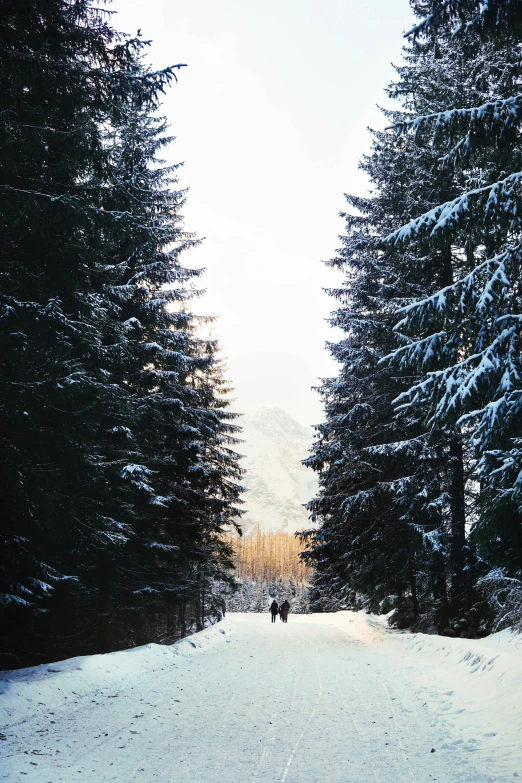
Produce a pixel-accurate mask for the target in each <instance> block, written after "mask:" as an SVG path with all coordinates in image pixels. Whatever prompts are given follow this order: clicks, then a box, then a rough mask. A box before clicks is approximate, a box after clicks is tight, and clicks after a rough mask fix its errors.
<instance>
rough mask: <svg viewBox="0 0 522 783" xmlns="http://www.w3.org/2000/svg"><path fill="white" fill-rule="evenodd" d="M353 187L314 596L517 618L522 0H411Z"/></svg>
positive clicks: (328, 389) (325, 440) (403, 619)
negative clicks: (379, 116)
mask: <svg viewBox="0 0 522 783" xmlns="http://www.w3.org/2000/svg"><path fill="white" fill-rule="evenodd" d="M411 7H412V9H413V11H414V13H415V14H416V17H417V19H416V24H415V26H414V27H413V28H412V29H411V30H409V31H408V32H407V33H406V35H405V39H406V40H405V47H404V51H403V54H404V59H403V62H402V64H400V65H399V66H397V67H396V69H395V71H396V77H395V79H394V81H393V83H391V84H390V85H389V87H388V89H387V96H388V98H389V99H390V101H389V105H390V106H391V107H392V108H387V109H386V110H384V115H385V122H386V127H385V129H384V130H382V131H379V132H374V133H373V142H372V149H371V153H370V154H369V155H367V156H366V157H364V158H363V159H362V160H361V162H360V167H361V168H362V170H363V171H364V172H365V173H366V174H367V176H368V179H369V181H370V183H371V184H370V192H369V194H368V195H367V196H366V197H364V198H361V197H358V196H352V195H347V196H346V203H347V207H346V212H345V214H344V215H343V218H344V220H345V226H346V228H345V232H344V234H343V235H342V236H341V239H340V241H341V244H340V249H339V251H338V252H337V255H336V256H335V257H334V258H333V259H332V260H331V261H329V262H328V263H329V265H330V266H331V267H333V268H336V269H339V270H341V272H342V274H343V283H342V285H340V286H338V287H335V288H332V289H331V290H330V291H329V294H330V296H331V297H333V299H334V300H335V303H336V304H335V310H334V312H333V314H332V318H331V323H332V325H334V326H336V327H339V328H340V329H341V330H342V331H343V333H344V334H343V338H342V339H341V340H340V341H338V342H332V343H331V344H330V345H329V350H330V352H331V354H332V356H333V357H334V358H335V360H336V361H337V362H338V364H339V374H338V376H337V377H335V378H329V379H326V380H324V382H323V383H322V385H321V387H320V394H321V397H322V399H323V402H324V406H325V412H326V420H325V421H324V423H322V424H320V425H319V426H317V428H316V430H317V433H316V440H315V444H314V448H313V451H312V453H311V456H310V457H309V459H308V460H307V464H308V465H309V466H310V467H312V468H313V469H314V470H315V471H317V472H318V474H319V480H320V491H319V494H318V496H317V497H316V498H315V499H314V500H312V502H311V503H310V504H309V511H310V514H311V519H312V520H313V521H314V522H316V523H318V527H317V528H312V529H310V530H309V531H307V532H306V533H305V534H304V535H303V539H304V540H305V541H306V542H307V551H306V553H305V555H304V557H305V560H306V562H307V563H309V564H310V565H313V567H314V576H313V601H312V605H313V606H314V607H315V609H316V610H317V609H319V610H321V609H322V610H330V611H331V610H334V609H336V608H366V609H368V610H370V611H376V612H389V611H391V610H395V611H394V613H393V615H392V617H391V622H392V623H394V624H396V625H397V626H399V627H402V628H413V629H417V630H430V631H432V632H438V633H441V634H446V635H449V636H480V635H485V634H487V633H489V632H491V630H492V629H495V630H497V629H499V628H503V627H518V628H520V627H522V524H521V523H522V355H521V348H522V342H521V325H522V288H521V284H522V274H521V273H522V266H521V264H522V198H521V196H522V190H521V187H522V171H521V165H522V146H521V143H522V137H521V128H522V94H521V93H522V60H521V50H520V45H521V40H522V4H521V3H520V2H515V1H513V0H489V1H488V2H482V0H412V2H411Z"/></svg>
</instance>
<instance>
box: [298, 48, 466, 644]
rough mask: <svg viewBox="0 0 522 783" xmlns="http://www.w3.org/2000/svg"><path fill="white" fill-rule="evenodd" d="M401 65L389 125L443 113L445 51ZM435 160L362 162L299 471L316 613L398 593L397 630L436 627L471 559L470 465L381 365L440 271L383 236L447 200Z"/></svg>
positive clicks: (449, 80)
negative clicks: (337, 333)
mask: <svg viewBox="0 0 522 783" xmlns="http://www.w3.org/2000/svg"><path fill="white" fill-rule="evenodd" d="M405 56H406V64H405V65H404V66H401V67H399V68H398V69H397V71H398V77H399V78H398V80H397V82H396V83H394V84H392V85H391V87H390V88H389V90H388V93H389V95H390V96H391V97H392V98H395V99H397V100H399V101H400V104H401V105H400V108H399V109H396V110H393V111H389V112H386V114H387V117H388V119H389V121H390V122H392V123H394V124H397V123H400V124H405V123H407V122H408V121H409V118H411V117H415V116H416V114H418V112H419V110H423V109H424V110H426V108H428V107H429V108H430V109H433V108H434V107H442V106H444V102H445V101H446V100H447V98H448V94H452V95H456V94H457V93H458V91H459V90H460V81H461V78H462V74H463V69H464V68H465V67H467V63H466V62H465V61H464V60H463V59H462V58H461V60H460V61H457V62H455V61H454V63H453V68H452V71H448V69H447V60H446V57H447V53H446V51H445V50H444V49H443V48H441V47H440V46H438V47H434V46H432V45H431V44H430V43H429V44H428V45H425V46H423V47H420V46H417V47H414V48H413V50H406V52H405ZM437 158H438V154H437V152H436V151H435V150H433V149H432V148H431V147H430V146H429V145H423V144H418V143H415V141H414V139H413V138H412V137H408V136H404V135H403V136H399V137H397V136H393V135H390V133H389V132H383V133H376V134H374V144H373V152H372V155H371V156H370V157H369V158H367V159H366V160H365V161H364V162H363V164H362V168H363V169H364V170H365V171H366V172H367V174H368V175H369V177H370V179H371V181H372V183H373V191H372V195H371V196H370V197H369V198H366V199H361V198H358V199H355V198H352V197H350V198H349V199H348V201H349V204H350V206H351V208H352V211H351V213H350V214H348V215H345V216H344V217H345V219H346V221H347V229H348V233H347V236H346V237H345V238H343V247H342V248H341V250H340V252H339V254H338V257H337V258H336V259H334V261H333V262H332V265H334V266H338V267H340V268H341V269H342V270H343V271H344V273H345V274H346V282H345V284H344V287H343V288H341V289H338V290H334V291H332V292H331V293H332V295H334V296H335V297H336V298H337V299H338V300H339V301H340V303H341V306H340V307H339V309H338V310H337V311H336V313H334V316H333V323H334V324H335V325H337V326H340V327H341V328H342V329H343V330H344V331H345V332H346V335H347V337H346V339H345V340H343V341H342V342H341V343H339V344H338V345H333V346H331V351H332V354H333V356H334V357H335V358H336V359H337V360H338V361H339V362H340V364H341V370H340V374H339V377H338V378H336V379H332V380H327V381H326V382H325V383H324V385H323V387H322V390H321V392H322V395H323V399H324V401H325V411H326V422H325V424H324V425H320V426H319V427H318V428H317V429H318V432H319V438H318V441H317V443H316V445H315V447H314V454H313V456H312V457H311V458H310V459H309V461H308V464H310V465H311V466H312V467H314V469H316V470H318V471H319V472H320V483H321V494H320V496H319V497H318V498H317V499H316V500H315V501H313V502H312V504H311V505H310V509H311V511H312V519H313V520H315V521H320V523H321V526H320V528H319V530H318V531H316V532H314V531H310V532H309V534H308V538H309V541H310V543H311V546H310V550H309V553H308V554H307V555H306V557H307V558H308V559H309V560H311V561H312V562H314V564H315V567H316V576H315V588H316V596H317V600H318V605H319V606H327V605H328V602H329V601H333V604H331V605H334V606H338V605H339V601H341V605H342V604H343V603H344V604H345V605H350V604H352V605H359V604H360V601H361V600H363V602H366V605H370V606H371V607H373V608H378V606H379V605H380V603H381V602H382V601H383V600H384V599H385V598H386V596H387V595H388V594H390V593H392V594H395V595H399V596H401V595H407V596H408V601H407V603H406V609H407V610H406V611H405V612H403V613H399V614H398V615H397V618H396V620H397V621H398V622H409V623H411V622H412V621H414V620H415V619H417V618H418V617H419V604H420V605H421V607H420V612H421V613H422V614H423V615H424V622H425V623H429V622H430V621H431V618H433V619H434V620H435V622H436V623H437V626H438V627H439V629H440V630H443V629H444V628H445V627H446V626H447V624H448V620H449V617H450V616H451V615H453V616H456V615H458V614H459V612H461V610H462V606H461V604H462V602H463V601H466V600H467V601H468V603H469V600H470V598H471V597H469V596H467V595H466V591H467V587H468V584H467V582H466V580H465V579H464V575H465V574H466V573H468V571H469V565H470V561H472V557H471V556H470V555H468V553H467V543H466V540H465V527H466V515H467V514H469V507H468V504H467V500H466V494H465V490H466V478H467V477H466V463H467V461H468V459H469V458H468V454H467V452H465V450H464V449H463V445H462V441H461V438H460V436H459V433H458V432H456V431H455V430H453V429H451V428H447V429H446V430H445V431H442V430H440V429H439V430H434V429H432V428H431V427H430V426H429V424H428V422H427V421H426V417H425V416H424V414H423V411H422V410H418V409H417V408H416V407H415V406H410V407H409V408H407V409H404V410H399V412H398V413H397V411H396V410H395V409H394V404H393V403H394V399H396V398H398V397H399V398H401V397H402V395H403V394H404V392H405V391H406V390H407V388H408V386H409V384H410V378H409V377H408V375H409V373H410V372H411V370H410V369H409V368H406V367H404V368H399V369H398V370H397V368H396V367H390V365H389V364H388V363H387V362H386V361H385V357H386V354H387V353H388V352H389V351H392V352H393V353H396V352H399V353H400V350H401V349H400V345H401V343H400V339H401V338H400V337H399V336H397V334H395V333H394V332H393V328H392V327H393V324H394V323H395V322H396V320H397V312H398V310H399V309H400V308H403V307H409V306H410V304H411V302H412V301H416V300H417V299H418V298H420V297H423V296H426V295H429V294H431V292H432V291H434V290H436V289H437V288H438V286H439V285H440V282H441V280H443V279H444V276H445V275H447V273H448V271H447V268H448V255H447V252H445V250H444V249H443V250H442V251H441V250H439V249H437V251H436V252H432V253H428V252H427V251H426V248H424V247H420V248H417V247H410V246H408V247H407V248H402V247H398V246H396V245H393V244H390V243H387V242H386V237H387V236H388V235H389V232H390V230H392V226H394V225H395V226H397V227H399V226H401V225H402V223H403V222H404V219H405V217H407V216H409V215H411V214H412V213H413V214H415V213H418V212H423V211H425V210H427V209H430V208H432V207H433V206H434V205H436V204H437V203H439V200H440V199H441V198H448V197H452V196H453V195H454V193H455V192H456V188H457V183H456V182H455V179H454V174H453V172H451V171H442V172H441V171H439V167H438V163H437ZM448 588H450V591H451V593H450V595H449V596H448ZM325 595H329V596H330V598H329V599H327V601H326V604H325ZM408 606H409V609H408V608H407V607H408Z"/></svg>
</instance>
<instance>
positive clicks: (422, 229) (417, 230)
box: [385, 171, 522, 245]
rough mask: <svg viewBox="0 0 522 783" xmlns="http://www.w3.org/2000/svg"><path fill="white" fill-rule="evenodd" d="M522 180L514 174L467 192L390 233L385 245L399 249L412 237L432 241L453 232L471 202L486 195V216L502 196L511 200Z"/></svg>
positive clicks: (521, 172) (467, 210) (519, 174)
mask: <svg viewBox="0 0 522 783" xmlns="http://www.w3.org/2000/svg"><path fill="white" fill-rule="evenodd" d="M521 180H522V171H517V172H515V173H514V174H510V175H509V176H508V177H506V178H505V179H503V180H499V181H498V182H493V183H492V184H490V185H485V186H484V187H482V188H475V189H473V190H468V191H467V192H466V193H463V194H462V195H461V196H457V198H454V199H453V200H452V201H446V202H445V203H444V204H439V205H438V206H436V207H434V208H433V209H430V211H429V212H425V213H424V214H423V215H420V216H419V217H417V218H415V219H414V220H411V221H410V222H409V223H407V224H406V225H405V226H402V227H401V228H399V229H397V231H393V232H392V233H391V234H389V235H388V236H387V237H386V238H385V242H390V243H393V244H395V245H399V244H401V243H403V242H410V241H411V240H412V239H413V238H414V237H416V236H418V235H421V234H423V233H428V232H429V235H430V237H435V236H436V235H437V234H439V233H443V232H444V231H447V230H448V229H451V228H454V227H456V226H457V225H458V223H459V222H460V221H461V220H462V218H463V217H465V216H466V215H467V214H468V213H469V208H470V202H471V201H472V200H474V199H476V198H477V197H480V196H482V195H485V194H489V197H488V200H487V202H486V206H485V212H486V213H488V212H490V211H492V210H493V209H494V208H495V207H496V206H499V205H500V199H501V197H502V196H506V197H507V198H510V197H511V198H512V196H513V189H514V188H515V187H516V186H517V185H518V184H519V183H520V181H521ZM507 206H508V207H511V204H510V203H509V204H508V205H507Z"/></svg>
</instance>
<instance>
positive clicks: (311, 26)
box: [112, 0, 412, 424]
mask: <svg viewBox="0 0 522 783" xmlns="http://www.w3.org/2000/svg"><path fill="white" fill-rule="evenodd" d="M112 9H113V10H116V11H118V15H117V16H116V17H115V18H114V25H115V26H116V27H117V28H118V29H120V30H123V31H126V32H130V33H134V32H135V31H136V30H137V29H138V28H141V30H142V33H143V35H144V37H145V38H150V39H152V41H153V45H152V47H151V49H150V60H151V61H152V63H153V64H154V65H155V66H157V67H164V66H165V65H171V64H174V63H187V66H188V67H187V68H184V69H183V70H182V71H181V72H180V74H179V83H178V84H176V85H174V86H173V87H172V88H171V89H170V90H169V91H168V93H167V95H166V97H165V101H164V110H163V113H164V114H165V115H166V116H167V117H168V119H169V121H170V123H171V129H172V133H173V135H175V136H176V141H175V142H174V144H173V145H171V147H170V149H169V151H168V159H169V162H178V161H183V162H184V167H183V169H182V170H181V172H180V185H181V186H182V187H189V188H190V192H189V195H188V203H187V206H186V208H185V210H184V214H185V222H186V227H187V229H189V230H191V231H195V232H196V234H197V235H198V236H200V237H205V241H204V243H203V245H202V246H201V247H200V248H198V249H196V250H193V251H192V252H191V253H190V254H187V255H186V256H185V263H186V264H187V265H189V266H203V267H205V268H206V270H207V271H206V274H205V277H204V283H203V285H204V287H205V288H206V290H207V294H206V295H205V297H204V299H203V300H202V304H198V305H197V308H198V310H199V311H201V312H205V313H206V314H212V315H218V316H220V317H219V320H218V321H217V323H216V325H215V333H216V335H217V336H218V337H219V339H220V342H221V346H222V350H223V354H224V356H226V357H227V359H228V365H229V368H230V377H231V379H232V381H233V382H234V384H235V385H236V389H237V402H236V407H237V408H238V409H239V410H252V409H253V408H255V407H258V406H260V405H279V406H280V407H282V408H284V409H285V410H287V411H288V412H289V413H290V414H291V415H293V416H294V417H295V418H297V419H298V420H299V421H301V422H302V423H305V424H311V423H314V422H317V421H318V420H320V419H321V418H322V416H321V408H320V405H319V402H318V398H317V395H316V394H315V393H314V392H312V391H311V390H310V386H311V385H312V384H313V383H315V379H316V378H317V377H318V376H319V377H320V376H326V375H332V374H335V372H336V365H335V364H334V363H333V362H332V361H331V359H330V358H329V354H328V353H327V352H326V351H325V349H324V344H325V341H326V340H336V339H338V338H339V334H336V333H335V332H334V331H333V330H332V329H331V328H330V327H329V326H328V324H326V323H325V320H324V319H325V318H327V316H328V314H329V312H330V310H331V309H332V307H333V306H334V300H332V299H331V298H330V297H328V296H326V294H324V293H323V288H324V287H328V286H331V285H336V284H337V283H338V282H339V279H340V278H339V276H338V275H336V274H335V273H334V272H333V271H332V270H329V269H328V268H327V267H325V266H324V265H323V264H322V263H321V260H322V259H327V258H331V257H332V256H333V255H334V252H335V249H336V247H338V244H339V243H338V241H337V236H338V235H339V234H340V233H341V232H342V231H343V222H342V220H341V219H340V218H339V216H338V213H339V211H340V210H342V209H344V199H343V193H344V192H349V193H355V194H362V193H364V192H365V188H366V181H365V177H364V175H363V174H362V173H361V172H360V171H358V169H357V162H358V160H359V158H360V157H361V155H362V154H363V153H364V152H365V151H367V150H368V148H369V134H368V132H367V130H366V128H367V126H368V125H370V126H371V127H374V128H375V127H377V128H379V127H383V119H382V118H381V116H380V114H379V112H378V110H377V109H376V103H380V104H381V105H383V104H384V103H385V102H386V98H385V95H384V93H383V88H384V87H385V86H386V84H387V83H388V82H389V81H390V80H391V79H392V78H393V71H392V68H391V65H390V63H391V61H393V62H395V63H398V62H400V59H401V54H400V52H401V46H402V43H403V39H402V32H403V30H406V29H408V28H409V27H410V26H411V18H412V17H411V12H410V8H409V3H408V0H263V2H254V1H253V0H192V1H191V0H114V2H113V4H112Z"/></svg>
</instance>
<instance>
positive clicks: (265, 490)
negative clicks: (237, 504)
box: [238, 408, 317, 533]
mask: <svg viewBox="0 0 522 783" xmlns="http://www.w3.org/2000/svg"><path fill="white" fill-rule="evenodd" d="M241 426H242V427H243V433H242V435H241V437H242V439H243V440H244V441H245V442H244V443H242V444H241V445H240V447H239V449H238V451H240V452H241V454H244V455H245V456H244V459H243V460H242V461H241V464H242V466H243V467H244V468H245V469H246V471H247V473H246V476H245V478H244V485H245V487H246V488H247V490H248V492H246V493H245V496H244V500H245V508H246V509H247V513H246V514H245V516H244V517H243V530H244V532H245V533H248V531H249V530H251V529H252V528H253V527H254V526H255V525H257V524H259V525H260V526H261V528H262V529H264V530H273V531H274V532H280V531H284V532H287V533H295V531H296V530H302V529H303V528H306V527H308V526H309V521H308V514H307V511H306V509H304V508H303V503H307V502H308V501H309V500H311V498H312V497H314V495H315V493H316V492H317V477H316V474H315V473H313V471H311V470H309V469H308V468H305V467H303V465H301V460H302V459H304V458H305V457H306V456H307V455H308V451H309V449H310V446H311V445H312V440H313V430H312V429H310V428H309V427H304V426H303V425H302V424H299V422H297V421H295V419H293V418H292V417H291V416H289V415H288V414H287V413H285V411H282V410H281V409H280V408H261V409H260V410H259V411H257V412H256V413H254V414H246V415H245V416H243V417H242V418H241Z"/></svg>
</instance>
